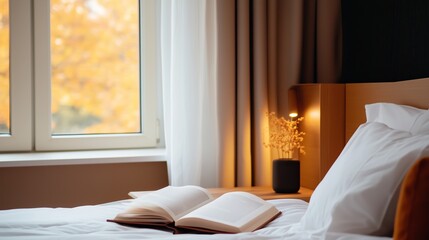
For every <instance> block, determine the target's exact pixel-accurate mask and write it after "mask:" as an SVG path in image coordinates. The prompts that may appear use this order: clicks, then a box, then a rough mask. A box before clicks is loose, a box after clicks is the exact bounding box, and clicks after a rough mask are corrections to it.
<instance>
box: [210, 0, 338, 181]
mask: <svg viewBox="0 0 429 240" xmlns="http://www.w3.org/2000/svg"><path fill="white" fill-rule="evenodd" d="M216 3H217V5H216V14H217V18H216V19H217V34H218V36H217V46H218V48H217V55H218V56H217V59H218V61H217V73H216V74H217V93H216V94H217V99H218V100H217V101H218V103H217V104H218V108H217V111H218V112H217V114H218V122H219V123H218V124H219V126H218V127H219V137H220V141H219V155H220V156H219V159H220V161H221V162H220V168H219V174H220V176H219V179H220V183H219V184H220V185H221V186H222V187H231V186H268V185H271V156H270V150H269V149H267V148H265V147H264V146H263V143H264V138H266V137H267V120H266V118H265V116H264V114H265V113H266V112H268V111H270V112H271V111H275V112H277V113H279V114H280V115H287V112H288V109H287V105H288V102H287V98H288V96H287V92H288V89H289V88H290V86H292V85H294V84H297V83H308V82H337V81H339V77H340V69H341V41H340V39H341V34H340V29H341V28H340V0H322V1H315V0H254V1H249V0H236V1H232V0H218V1H217V2H216Z"/></svg>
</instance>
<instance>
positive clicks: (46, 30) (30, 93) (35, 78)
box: [0, 0, 160, 152]
mask: <svg viewBox="0 0 429 240" xmlns="http://www.w3.org/2000/svg"><path fill="white" fill-rule="evenodd" d="M136 1H139V3H140V4H139V5H140V7H139V13H140V30H141V29H143V26H144V31H140V45H141V46H140V48H141V49H140V101H141V104H140V106H141V109H140V110H141V133H130V134H128V133H127V134H88V135H52V130H51V121H52V120H51V72H50V70H51V69H50V68H51V54H50V48H51V47H50V46H51V45H50V0H38V1H37V4H36V3H35V1H32V0H21V1H11V0H10V1H9V3H10V6H11V7H10V9H11V10H10V14H9V15H10V16H11V17H10V18H11V26H10V32H11V53H10V59H11V64H10V65H11V67H10V71H11V76H12V77H11V79H10V88H11V89H10V90H11V101H10V102H11V124H10V125H11V135H10V137H0V151H2V152H3V151H67V150H98V149H100V150H101V149H132V148H147V147H156V146H157V144H158V141H159V138H160V136H159V135H160V134H159V120H158V119H157V115H158V106H159V105H158V94H157V93H158V91H157V89H158V84H157V82H158V79H159V78H158V72H157V69H158V68H157V66H156V64H157V62H158V61H156V59H155V58H156V53H155V52H153V50H151V49H154V47H153V46H152V47H150V46H149V44H151V43H154V42H156V41H154V40H156V26H153V25H154V24H152V23H153V21H152V20H153V19H150V18H149V17H146V16H145V14H146V13H149V12H151V11H150V10H151V9H150V8H151V7H155V6H156V5H155V2H156V1H155V0H136ZM152 10H153V8H152ZM152 17H154V16H152ZM32 20H33V21H32ZM12 24H13V25H12ZM144 24H146V25H147V24H149V25H147V26H145V25H144ZM149 31H152V32H149ZM12 44H13V46H12ZM28 56H32V57H28ZM154 59H155V60H154ZM23 64H25V66H24V67H22V65H23ZM23 68H24V69H23Z"/></svg>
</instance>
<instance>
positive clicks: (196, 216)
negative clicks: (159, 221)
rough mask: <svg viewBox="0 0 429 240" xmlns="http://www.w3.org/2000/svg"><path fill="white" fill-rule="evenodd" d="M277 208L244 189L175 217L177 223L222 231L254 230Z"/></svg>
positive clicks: (274, 212) (274, 214)
mask: <svg viewBox="0 0 429 240" xmlns="http://www.w3.org/2000/svg"><path fill="white" fill-rule="evenodd" d="M278 213H279V211H278V210H277V209H276V208H275V207H274V206H273V205H272V204H270V203H268V202H266V201H264V200H262V199H261V198H259V197H257V196H255V195H253V194H250V193H247V192H230V193H226V194H224V195H222V196H220V197H219V198H217V199H216V200H214V201H212V202H210V203H208V204H206V205H205V206H203V207H201V208H199V209H196V210H195V211H193V212H191V213H189V214H187V215H185V216H183V217H182V218H181V219H179V220H177V222H176V226H188V227H197V228H205V229H213V230H217V231H221V232H243V231H253V230H255V229H257V228H259V227H261V226H263V225H264V224H265V223H267V222H268V221H269V220H271V219H273V218H274V217H275V216H276V215H277V214H278Z"/></svg>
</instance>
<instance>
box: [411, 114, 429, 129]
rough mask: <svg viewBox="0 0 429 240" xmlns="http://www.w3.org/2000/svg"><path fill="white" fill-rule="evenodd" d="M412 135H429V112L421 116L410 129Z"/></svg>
mask: <svg viewBox="0 0 429 240" xmlns="http://www.w3.org/2000/svg"><path fill="white" fill-rule="evenodd" d="M410 132H411V133H412V134H429V111H426V112H424V113H423V114H420V116H419V117H418V118H417V119H416V121H415V122H414V124H413V126H412V127H411V129H410Z"/></svg>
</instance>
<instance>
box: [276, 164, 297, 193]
mask: <svg viewBox="0 0 429 240" xmlns="http://www.w3.org/2000/svg"><path fill="white" fill-rule="evenodd" d="M299 179H300V164H299V161H298V160H292V159H284V158H282V159H276V160H274V161H273V189H274V191H275V192H277V193H296V192H298V191H299V187H300V180H299Z"/></svg>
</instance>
